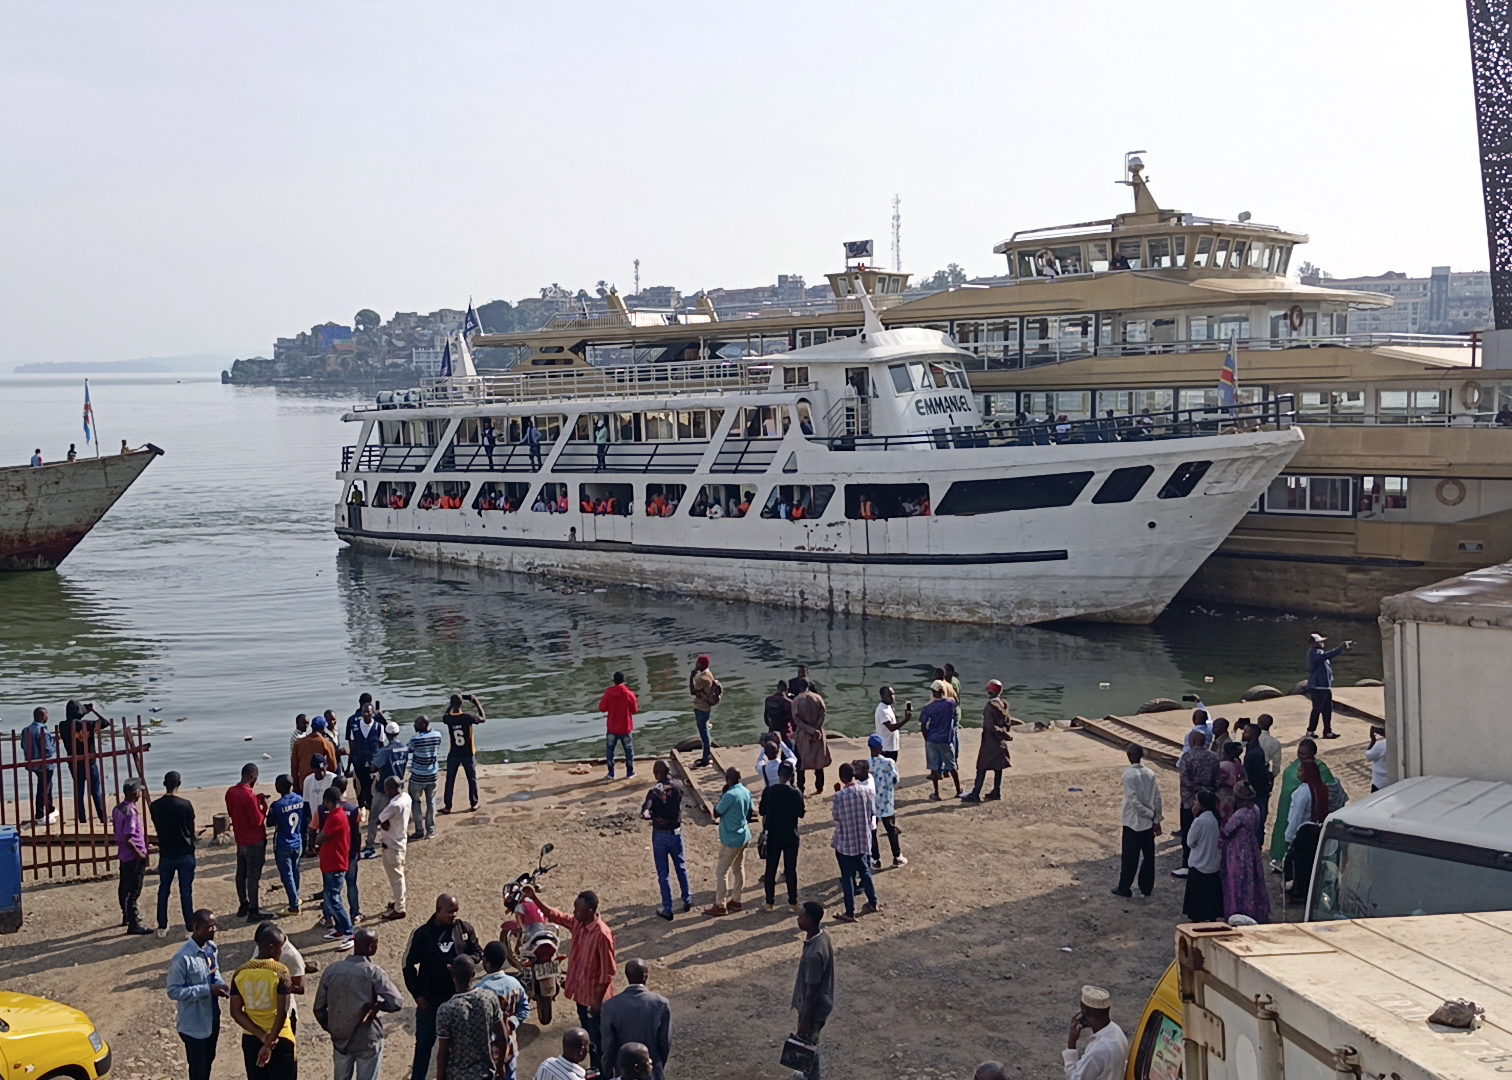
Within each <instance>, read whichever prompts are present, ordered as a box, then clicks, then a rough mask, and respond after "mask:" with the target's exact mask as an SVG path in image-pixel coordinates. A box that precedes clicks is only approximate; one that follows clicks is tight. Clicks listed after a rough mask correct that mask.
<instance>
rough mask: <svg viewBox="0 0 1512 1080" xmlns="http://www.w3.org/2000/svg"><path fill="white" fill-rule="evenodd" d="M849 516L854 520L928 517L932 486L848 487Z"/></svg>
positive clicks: (847, 513)
mask: <svg viewBox="0 0 1512 1080" xmlns="http://www.w3.org/2000/svg"><path fill="white" fill-rule="evenodd" d="M845 516H846V517H848V518H850V519H851V520H853V521H881V520H885V519H887V518H898V517H928V516H929V485H928V484H846V485H845Z"/></svg>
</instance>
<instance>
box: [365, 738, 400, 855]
mask: <svg viewBox="0 0 1512 1080" xmlns="http://www.w3.org/2000/svg"><path fill="white" fill-rule="evenodd" d="M383 737H384V740H385V742H384V744H383V745H382V746H380V747H379V748H378V751H377V752H376V753H375V754H374V755H373V771H374V772H375V774H376V783H375V785H374V787H373V805H372V808H371V809H370V810H369V811H368V823H367V842H366V843H365V844H363V851H364V855H363V858H368V857H369V856H368V855H366V852H368V851H372V850H373V844H374V842H375V841H376V839H377V837H378V821H379V815H381V814H382V813H383V808H384V807H385V806H387V805H388V800H389V797H388V785H387V783H386V781H387V780H388V779H389V777H393V778H394V779H395V780H398V781H399V787H400V788H403V787H404V773H405V770H406V769H407V768H408V767H409V757H410V749H409V744H408V743H403V742H400V741H399V725H398V724H397V723H396V722H394V721H393V720H389V721H387V722H386V723H385V724H384V725H383Z"/></svg>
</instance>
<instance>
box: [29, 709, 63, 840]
mask: <svg viewBox="0 0 1512 1080" xmlns="http://www.w3.org/2000/svg"><path fill="white" fill-rule="evenodd" d="M21 753H22V755H23V756H24V757H25V758H26V767H27V769H28V771H30V772H31V774H32V783H33V785H34V790H35V795H34V796H33V799H34V805H33V807H32V824H34V825H48V824H51V823H52V822H53V821H55V820H57V811H56V810H54V809H53V797H52V786H53V774H54V773H55V772H57V770H56V769H54V768H53V767H52V765H51V762H52V761H54V760H56V758H57V756H58V740H57V739H56V738H55V737H54V736H53V733H52V732H51V731H49V730H48V727H47V710H46V709H33V710H32V722H31V723H30V724H28V725H27V726H26V727H24V728H22V729H21Z"/></svg>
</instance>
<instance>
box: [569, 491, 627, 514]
mask: <svg viewBox="0 0 1512 1080" xmlns="http://www.w3.org/2000/svg"><path fill="white" fill-rule="evenodd" d="M634 504H635V488H634V487H632V486H631V485H629V484H579V485H578V510H579V511H581V512H582V513H584V514H593V515H595V516H598V517H606V516H607V517H628V516H629V514H630V511H631V509H632V508H633V506H634Z"/></svg>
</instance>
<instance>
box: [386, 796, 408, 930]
mask: <svg viewBox="0 0 1512 1080" xmlns="http://www.w3.org/2000/svg"><path fill="white" fill-rule="evenodd" d="M383 793H384V795H386V796H387V797H388V801H387V802H386V803H385V804H384V806H383V809H382V810H380V811H379V812H378V828H379V829H380V830H382V833H381V835H382V837H383V840H382V843H383V871H384V873H386V874H387V875H388V879H389V888H390V889H391V890H392V891H393V894H394V899H393V900H392V901H391V902H390V903H389V906H388V907H387V908H385V909H384V911H383V915H382V916H381V917H382V918H385V919H402V918H404V916H405V915H406V914H407V911H408V909H407V907H406V903H407V886H406V884H405V880H404V860H405V855H406V852H407V849H408V848H409V833H410V807H411V806H412V802H411V799H410V797H409V792H407V791H405V790H404V786H403V785H402V784H400V783H399V778H398V777H395V776H390V777H388V778H387V779H386V780H384V781H383Z"/></svg>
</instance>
